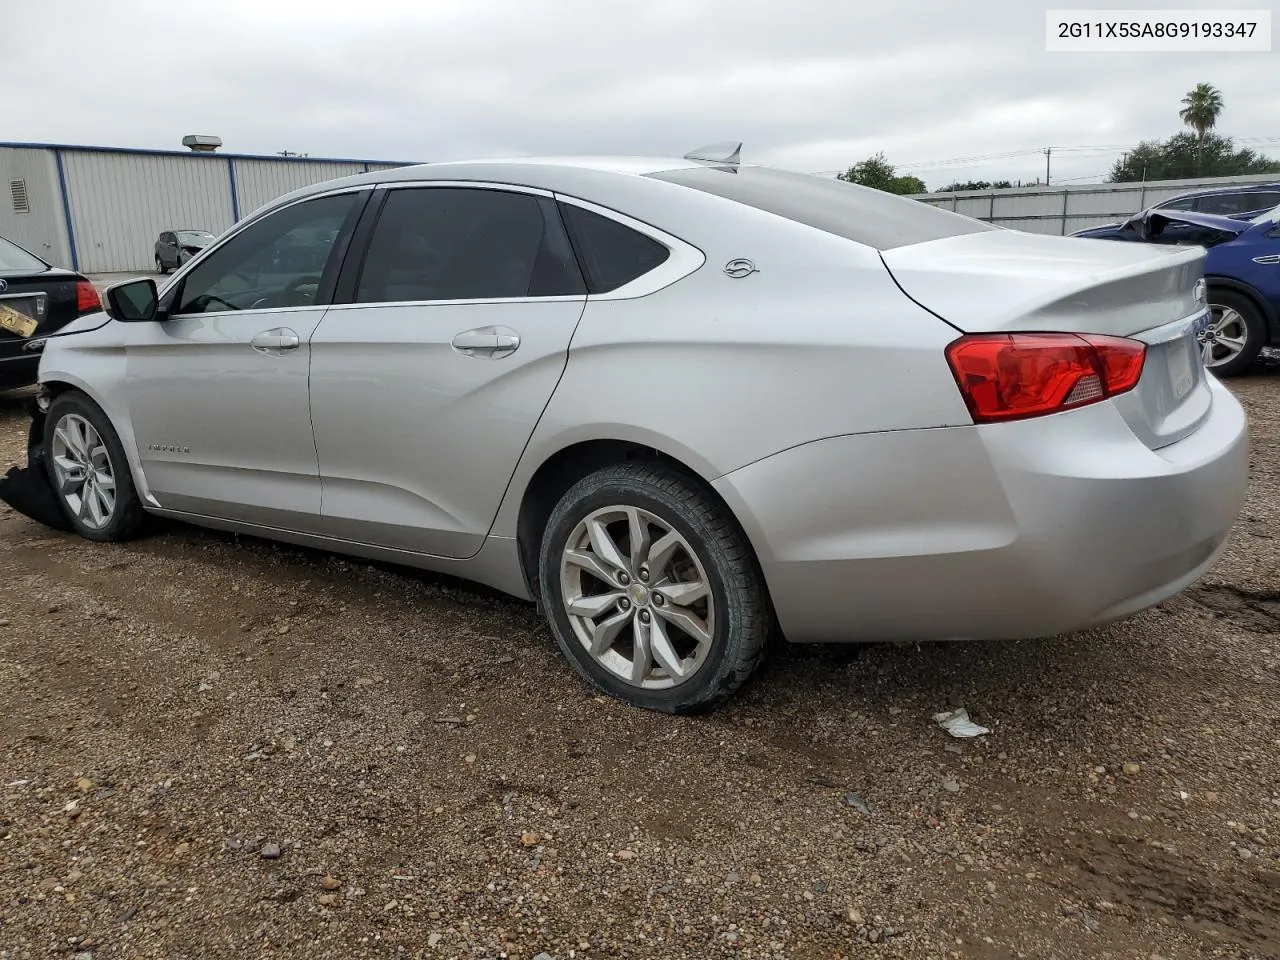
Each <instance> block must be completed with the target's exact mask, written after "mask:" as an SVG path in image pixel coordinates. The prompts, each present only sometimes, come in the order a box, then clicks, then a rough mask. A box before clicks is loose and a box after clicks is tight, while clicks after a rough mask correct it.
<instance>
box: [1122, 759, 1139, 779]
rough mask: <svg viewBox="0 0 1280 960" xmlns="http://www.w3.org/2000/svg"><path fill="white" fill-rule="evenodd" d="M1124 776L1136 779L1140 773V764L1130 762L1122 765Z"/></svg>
mask: <svg viewBox="0 0 1280 960" xmlns="http://www.w3.org/2000/svg"><path fill="white" fill-rule="evenodd" d="M1124 772H1125V776H1128V777H1136V776H1137V775H1138V774H1140V773H1141V772H1142V764H1140V763H1133V762H1132V761H1131V762H1129V763H1126V764H1125V765H1124Z"/></svg>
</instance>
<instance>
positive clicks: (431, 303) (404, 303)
mask: <svg viewBox="0 0 1280 960" xmlns="http://www.w3.org/2000/svg"><path fill="white" fill-rule="evenodd" d="M586 298H587V295H586V294H585V293H578V294H573V295H570V296H565V295H563V294H560V295H557V296H554V297H492V298H490V299H477V298H475V297H471V298H469V299H467V300H367V301H361V302H360V303H333V304H330V305H329V309H330V310H358V309H363V308H366V307H380V308H382V309H384V310H389V309H394V308H396V307H445V306H451V307H466V306H473V305H476V304H482V303H499V304H501V303H582V302H583V301H584V300H586ZM290 309H291V308H290Z"/></svg>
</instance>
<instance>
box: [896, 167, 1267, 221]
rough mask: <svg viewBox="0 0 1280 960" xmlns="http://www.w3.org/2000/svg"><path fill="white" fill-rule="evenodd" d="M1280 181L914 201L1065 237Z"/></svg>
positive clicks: (1098, 186)
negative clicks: (1185, 199) (1185, 200)
mask: <svg viewBox="0 0 1280 960" xmlns="http://www.w3.org/2000/svg"><path fill="white" fill-rule="evenodd" d="M1278 182H1280V175H1277V174H1274V173H1272V174H1260V175H1256V176H1243V177H1206V178H1204V179H1200V180H1151V181H1148V182H1147V183H1089V184H1069V185H1064V186H1058V187H1054V186H1048V187H1011V188H1006V189H1003V190H968V191H964V192H958V193H917V194H913V195H912V199H915V200H922V201H923V202H925V203H930V204H933V205H934V206H938V207H942V208H943V209H946V210H955V211H956V212H957V213H963V214H964V215H965V216H969V217H976V218H977V219H979V220H986V221H987V222H988V223H995V224H999V225H1000V226H1002V227H1008V228H1009V229H1011V230H1025V231H1027V232H1028V233H1051V234H1067V233H1074V232H1075V231H1076V230H1083V229H1085V228H1086V227H1095V226H1098V225H1099V224H1103V223H1111V222H1114V221H1116V220H1121V219H1123V218H1125V217H1128V216H1129V215H1131V214H1134V213H1138V212H1139V211H1141V210H1145V209H1147V207H1150V206H1152V205H1154V204H1157V203H1159V202H1160V201H1161V200H1168V199H1170V198H1171V197H1176V196H1177V195H1178V194H1180V193H1188V192H1189V191H1192V190H1200V189H1203V188H1207V187H1227V186H1231V185H1232V184H1251V183H1278Z"/></svg>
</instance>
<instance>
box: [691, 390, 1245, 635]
mask: <svg viewBox="0 0 1280 960" xmlns="http://www.w3.org/2000/svg"><path fill="white" fill-rule="evenodd" d="M1210 389H1211V391H1212V395H1213V406H1212V410H1211V412H1210V415H1209V417H1208V418H1207V419H1206V421H1205V422H1204V424H1203V425H1202V426H1201V427H1200V429H1198V430H1197V431H1196V432H1195V433H1194V434H1192V435H1191V436H1189V437H1186V438H1185V439H1183V440H1181V441H1179V442H1177V443H1174V444H1171V445H1169V446H1166V447H1163V448H1161V449H1159V450H1154V451H1153V450H1151V449H1149V448H1148V447H1147V446H1146V445H1144V444H1143V443H1142V442H1141V441H1139V440H1138V438H1137V437H1136V436H1135V435H1134V434H1133V432H1132V430H1130V429H1129V427H1128V426H1127V425H1126V423H1125V421H1124V419H1123V418H1122V416H1121V415H1120V413H1119V412H1118V411H1117V410H1116V409H1115V408H1114V407H1113V406H1112V405H1111V404H1110V403H1101V404H1096V405H1093V406H1090V407H1087V408H1084V409H1081V410H1076V411H1072V412H1070V413H1063V414H1057V415H1055V416H1051V417H1044V418H1039V419H1035V420H1027V421H1022V422H1018V423H1005V424H991V425H983V426H968V427H950V428H941V429H936V430H904V431H897V432H893V433H880V434H864V435H858V436H848V437H837V438H832V439H828V440H822V441H818V442H815V443H809V444H805V445H802V446H800V447H796V448H794V449H792V450H788V451H784V452H782V453H779V454H776V455H774V456H772V457H768V458H766V459H764V460H760V461H757V462H756V463H754V464H750V465H748V466H746V467H743V468H741V469H740V470H736V471H734V472H733V473H730V474H727V475H725V476H723V477H721V478H720V479H719V480H717V481H716V482H715V484H714V485H715V487H716V489H717V490H718V491H719V492H720V494H721V495H722V496H723V497H724V498H725V500H726V502H727V503H728V504H729V506H730V508H731V509H733V510H734V512H735V514H736V515H737V516H738V518H739V520H740V521H741V522H742V524H743V527H744V529H745V530H746V533H747V535H748V536H749V537H750V539H751V541H752V543H753V545H754V546H755V549H756V552H757V555H758V556H759V558H760V562H761V564H762V566H763V568H764V573H765V578H766V581H767V582H768V585H769V590H770V593H771V595H772V599H773V603H774V606H775V608H776V610H777V612H778V617H779V619H780V622H781V625H782V628H783V631H784V633H785V634H786V635H787V637H788V638H789V639H790V640H793V641H796V642H840V641H854V642H856V641H874V640H929V639H964V638H1017V637H1039V636H1051V635H1056V634H1059V633H1064V632H1068V631H1071V630H1077V629H1081V628H1083V627H1088V626H1093V625H1096V624H1099V623H1104V622H1107V621H1109V620H1114V619H1118V618H1120V617H1124V616H1128V615H1130V614H1132V613H1135V612H1137V611H1139V610H1142V609H1144V608H1146V607H1149V606H1152V605H1154V604H1156V603H1158V602H1160V601H1161V600H1163V599H1165V598H1166V597H1168V596H1171V595H1172V594H1175V593H1177V592H1178V591H1180V590H1182V589H1184V588H1185V587H1187V586H1189V585H1190V584H1191V583H1193V582H1194V581H1195V580H1197V579H1198V578H1199V577H1201V576H1202V575H1203V574H1204V573H1205V572H1206V571H1207V570H1208V569H1209V568H1210V567H1212V565H1213V564H1214V562H1215V561H1216V560H1217V558H1218V556H1219V554H1220V553H1221V551H1222V549H1223V547H1224V545H1225V543H1226V540H1227V536H1228V534H1229V533H1230V530H1231V527H1232V525H1233V523H1234V522H1235V519H1236V517H1237V515H1238V513H1239V511H1240V508H1241V506H1242V504H1243V502H1244V496H1245V488H1246V485H1247V481H1248V439H1247V432H1246V421H1245V415H1244V412H1243V410H1242V409H1241V407H1240V405H1239V403H1237V401H1236V400H1235V398H1234V397H1233V396H1232V395H1231V394H1230V393H1229V392H1228V391H1227V390H1226V388H1224V387H1223V386H1222V385H1221V384H1219V383H1218V382H1217V381H1216V380H1214V379H1212V378H1210Z"/></svg>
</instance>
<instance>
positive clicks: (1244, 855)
mask: <svg viewBox="0 0 1280 960" xmlns="http://www.w3.org/2000/svg"><path fill="white" fill-rule="evenodd" d="M1236 854H1237V855H1238V856H1239V857H1240V859H1241V860H1252V859H1253V851H1252V850H1250V849H1249V848H1248V847H1240V848H1238V849H1237V850H1236Z"/></svg>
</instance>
